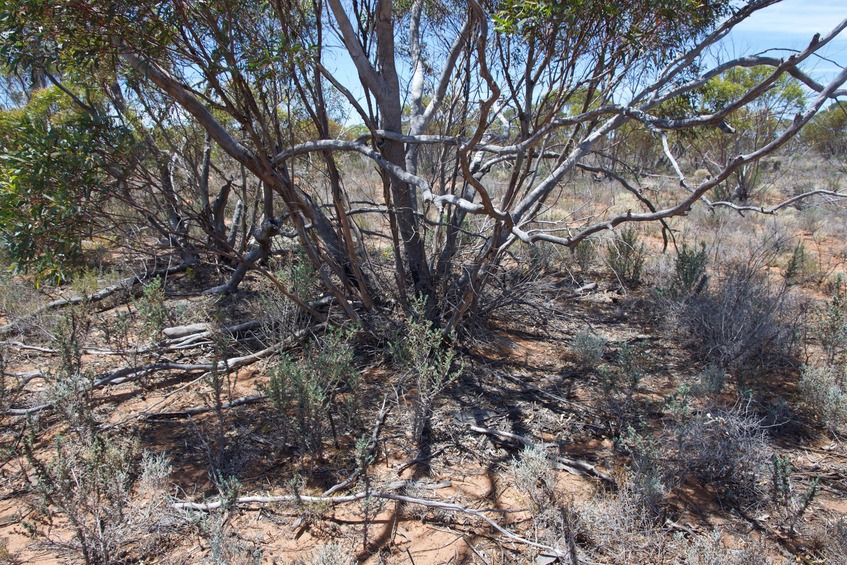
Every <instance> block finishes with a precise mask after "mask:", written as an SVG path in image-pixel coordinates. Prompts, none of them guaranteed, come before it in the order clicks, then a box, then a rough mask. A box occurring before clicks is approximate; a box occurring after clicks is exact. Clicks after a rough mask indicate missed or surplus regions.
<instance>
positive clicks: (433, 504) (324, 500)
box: [171, 481, 568, 558]
mask: <svg viewBox="0 0 847 565" xmlns="http://www.w3.org/2000/svg"><path fill="white" fill-rule="evenodd" d="M414 483H415V481H397V482H395V483H391V484H389V485H386V487H385V490H384V491H362V492H357V493H355V494H351V495H347V496H306V495H296V494H291V495H282V496H242V497H238V498H236V499H235V500H234V501H231V503H232V504H235V505H243V504H275V503H280V502H296V503H303V502H306V503H317V504H330V505H333V506H334V505H337V504H345V503H348V502H355V501H357V500H364V499H374V498H376V499H382V500H393V501H395V502H402V503H404V504H416V505H418V506H424V507H426V508H435V509H437V510H442V511H445V512H456V513H461V514H467V515H470V516H474V517H476V518H479V519H480V520H482V521H484V522H485V523H487V524H488V525H489V526H491V527H492V528H494V529H495V530H496V531H498V532H499V533H500V534H502V535H504V536H506V537H507V538H509V539H510V540H512V541H514V542H517V543H520V544H523V545H528V546H530V547H535V548H538V549H543V550H544V551H548V552H550V554H551V555H555V556H557V557H562V558H564V557H566V556H567V555H568V553H567V551H565V550H562V549H559V548H557V547H551V546H549V545H544V544H541V543H538V542H534V541H532V540H528V539H526V538H524V537H521V536H519V535H517V534H516V533H514V532H512V531H510V530H507V529H506V528H504V527H503V526H501V525H500V524H498V523H497V522H495V521H494V520H492V519H491V518H489V517H488V516H486V515H485V514H484V512H500V511H499V510H476V509H474V508H469V507H467V506H462V505H460V504H453V503H450V502H441V501H438V500H430V499H426V498H414V497H411V496H405V495H401V494H393V493H391V492H386V491H389V490H399V489H402V488H405V487H407V486H411V485H412V484H414ZM440 485H443V487H447V486H450V483H449V482H447V483H440ZM437 486H439V485H437ZM227 503H230V501H223V500H217V501H215V502H174V503H173V504H171V507H172V508H174V509H176V510H199V511H201V512H211V511H212V510H216V509H218V508H221V507H222V506H224V505H225V504H227Z"/></svg>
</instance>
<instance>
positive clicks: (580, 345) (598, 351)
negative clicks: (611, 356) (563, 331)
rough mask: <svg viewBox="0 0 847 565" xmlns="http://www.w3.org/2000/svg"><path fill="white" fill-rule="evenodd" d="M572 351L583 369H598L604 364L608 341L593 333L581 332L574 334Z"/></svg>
mask: <svg viewBox="0 0 847 565" xmlns="http://www.w3.org/2000/svg"><path fill="white" fill-rule="evenodd" d="M570 349H571V351H572V352H573V354H574V355H575V356H576V358H577V361H578V362H579V363H580V364H581V365H582V366H583V367H585V368H587V369H596V368H597V366H598V365H599V364H600V363H602V362H603V354H604V353H605V352H606V340H605V339H603V338H602V337H600V336H598V335H594V334H593V333H591V332H587V331H584V330H580V331H578V332H576V334H574V336H573V340H571V346H570Z"/></svg>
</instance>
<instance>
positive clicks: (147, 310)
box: [135, 278, 171, 341]
mask: <svg viewBox="0 0 847 565" xmlns="http://www.w3.org/2000/svg"><path fill="white" fill-rule="evenodd" d="M135 312H136V315H137V316H138V319H139V320H140V321H141V331H142V334H143V335H144V336H145V337H147V338H148V339H151V340H154V341H155V340H157V339H159V337H160V336H161V334H162V330H163V329H165V327H167V325H168V323H169V322H170V321H171V312H170V310H169V309H168V306H167V304H165V290H164V288H163V287H162V279H161V278H156V279H154V280H152V281H151V282H149V283H148V284H146V285H144V289H143V291H142V295H141V298H139V299H138V300H136V301H135Z"/></svg>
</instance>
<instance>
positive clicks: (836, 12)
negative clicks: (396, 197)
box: [329, 0, 847, 123]
mask: <svg viewBox="0 0 847 565" xmlns="http://www.w3.org/2000/svg"><path fill="white" fill-rule="evenodd" d="M845 18H847V0H782V2H780V3H778V4H776V5H774V6H770V7H768V8H765V9H763V10H760V11H759V12H757V13H756V14H754V15H753V16H751V17H750V18H748V19H747V20H745V21H744V22H742V23H741V24H740V25H739V26H737V27H736V28H735V29H734V30H733V31H732V33H731V34H730V35H729V36H728V37H727V38H725V39H724V40H723V41H722V43H721V45H720V47H719V53H720V58H721V59H722V60H726V59H727V58H731V57H735V56H741V55H751V54H755V53H760V52H762V51H765V50H767V49H771V48H773V47H781V48H787V49H794V50H798V51H799V50H802V49H804V48H805V47H807V46H808V45H809V42H810V41H811V39H812V37H813V36H814V35H815V34H816V33H820V34H821V36H824V35H826V34H828V33H829V32H830V31H832V29H833V28H834V27H835V26H836V25H837V24H838V23H840V22H841V21H842V20H844V19H845ZM820 53H821V55H822V56H823V57H825V58H826V59H829V60H825V59H822V58H819V57H812V58H810V59H808V60H807V61H806V62H805V63H803V65H802V66H801V67H802V68H803V69H804V70H805V71H806V72H808V73H809V74H810V75H811V76H812V77H813V78H814V79H816V80H817V81H819V82H822V83H825V82H826V81H827V80H831V79H832V78H834V77H835V76H836V75H837V74H838V73H839V72H840V71H841V68H839V66H838V65H841V66H842V67H847V30H845V31H842V32H841V34H840V35H839V36H838V37H837V38H836V39H834V40H833V41H832V43H830V44H829V45H827V46H826V47H824V48H823V50H822V51H821V52H820ZM334 54H335V55H337V57H336V58H335V59H334V60H333V61H332V62H331V63H330V65H329V66H330V67H333V66H334V70H336V71H337V76H339V77H340V79H341V80H342V82H344V83H346V84H347V85H348V86H349V87H351V90H353V91H354V94H357V95H358V93H359V92H360V88H359V86H358V80H357V76H356V70H355V68H354V67H353V64H352V62H351V61H350V60H349V58H348V57H347V55H346V53H345V52H344V50H343V49H340V48H336V51H334ZM769 54H770V55H775V56H788V55H790V54H791V53H790V52H786V51H782V52H779V51H773V52H770V53H769ZM350 120H351V123H354V122H358V121H359V120H358V117H357V116H355V115H353V114H351V115H350Z"/></svg>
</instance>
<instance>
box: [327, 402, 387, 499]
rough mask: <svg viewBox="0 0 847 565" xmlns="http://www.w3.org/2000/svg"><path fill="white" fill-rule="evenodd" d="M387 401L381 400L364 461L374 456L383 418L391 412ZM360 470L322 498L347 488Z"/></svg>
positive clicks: (383, 422)
mask: <svg viewBox="0 0 847 565" xmlns="http://www.w3.org/2000/svg"><path fill="white" fill-rule="evenodd" d="M387 401H388V397H387V396H386V397H385V398H383V399H382V408H381V409H380V411H379V415H378V416H377V417H376V425H375V426H374V429H373V432H371V439H370V441H369V442H368V449H367V452H366V453H365V459H370V458H371V457H373V456H374V453H375V452H376V447H377V445H378V444H379V433H380V431H381V430H382V426H383V424H385V418H386V416H388V412H389V411H390V410H391V407H390V406H388V405H387V404H386V403H387ZM362 470H363V469H362V468H361V467H358V468H357V469H356V470H355V471H353V472H352V473H350V476H349V477H347V478H346V479H344V480H343V481H341V482H340V483H338V484H337V485H335V486H333V487H330V488H329V489H328V490H326V491H324V493H323V496H329V495H331V494H332V493H334V492H338V491H339V490H341V489H344V488H347V487H348V486H350V485H351V484H353V481H355V480H356V478H357V477H358V476H359V475H361V474H362Z"/></svg>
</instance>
